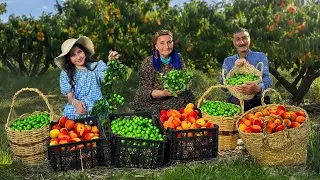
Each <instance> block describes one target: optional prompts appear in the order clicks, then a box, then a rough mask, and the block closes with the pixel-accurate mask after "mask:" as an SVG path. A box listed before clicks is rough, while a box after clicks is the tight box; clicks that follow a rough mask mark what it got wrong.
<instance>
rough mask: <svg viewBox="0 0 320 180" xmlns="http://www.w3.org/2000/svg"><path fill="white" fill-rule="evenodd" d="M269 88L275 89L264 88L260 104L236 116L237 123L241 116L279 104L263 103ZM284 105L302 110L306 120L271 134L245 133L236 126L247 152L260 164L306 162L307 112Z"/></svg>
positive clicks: (288, 107)
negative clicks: (295, 126)
mask: <svg viewBox="0 0 320 180" xmlns="http://www.w3.org/2000/svg"><path fill="white" fill-rule="evenodd" d="M270 90H272V91H275V90H273V89H266V90H265V91H264V92H263V93H262V98H261V104H262V106H258V107H255V108H253V109H250V110H249V111H247V112H245V113H244V114H243V115H242V116H240V117H239V118H238V120H237V124H238V122H239V121H240V120H241V118H243V117H245V116H246V115H247V114H249V113H254V112H257V111H259V110H261V109H264V108H269V107H277V106H278V105H279V104H269V105H266V104H265V103H264V96H265V93H267V92H269V91H270ZM275 92H276V91H275ZM277 94H279V93H277ZM280 99H281V98H280ZM285 107H286V109H287V110H288V111H303V112H304V113H305V114H306V120H305V121H304V122H303V123H302V124H301V126H300V127H298V128H291V129H285V130H283V131H280V132H275V133H272V134H263V133H245V132H242V131H240V130H239V127H238V126H237V129H238V131H239V135H240V138H241V139H242V140H243V142H244V145H245V146H246V148H247V150H248V152H249V154H250V155H251V156H252V157H253V158H254V159H256V160H257V162H259V163H260V164H262V165H298V164H304V163H305V162H306V157H307V145H308V142H309V131H310V130H309V116H308V114H307V112H306V111H305V110H304V109H302V108H300V107H296V106H289V105H285ZM278 118H279V117H278Z"/></svg>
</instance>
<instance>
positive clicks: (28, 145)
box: [5, 88, 54, 165]
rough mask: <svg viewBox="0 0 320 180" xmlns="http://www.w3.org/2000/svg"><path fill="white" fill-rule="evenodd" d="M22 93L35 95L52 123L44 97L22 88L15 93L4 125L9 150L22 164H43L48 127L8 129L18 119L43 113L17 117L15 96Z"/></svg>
mask: <svg viewBox="0 0 320 180" xmlns="http://www.w3.org/2000/svg"><path fill="white" fill-rule="evenodd" d="M24 91H32V92H35V93H37V94H38V95H39V96H40V97H41V98H42V99H43V100H44V102H45V103H46V105H47V108H48V109H49V113H50V121H53V117H54V112H53V110H52V108H51V106H50V104H49V101H48V99H47V98H46V96H45V95H44V94H43V93H42V92H41V91H39V90H38V89H36V88H22V89H21V90H19V91H17V92H16V93H15V94H14V96H13V98H12V103H11V106H10V111H9V115H8V119H7V123H6V125H5V129H6V132H7V136H8V139H9V142H10V148H11V151H12V152H13V155H14V158H16V159H21V160H22V162H24V163H26V164H29V165H37V164H43V163H45V162H46V161H45V160H46V157H47V139H48V137H49V136H48V132H49V125H47V126H45V127H42V128H39V129H33V130H23V131H14V130H12V129H11V128H10V126H11V125H12V124H13V122H14V121H16V120H17V119H18V118H24V117H27V116H30V115H34V114H38V113H43V112H40V111H35V112H33V113H32V114H28V113H26V114H23V115H21V116H18V115H17V114H16V112H15V110H14V104H15V102H16V98H17V96H18V95H19V94H20V93H22V92H24Z"/></svg>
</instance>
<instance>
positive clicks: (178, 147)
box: [160, 103, 218, 161]
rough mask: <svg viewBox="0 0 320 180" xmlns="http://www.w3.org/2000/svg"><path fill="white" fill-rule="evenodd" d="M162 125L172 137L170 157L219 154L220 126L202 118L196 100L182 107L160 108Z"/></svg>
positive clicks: (182, 159)
mask: <svg viewBox="0 0 320 180" xmlns="http://www.w3.org/2000/svg"><path fill="white" fill-rule="evenodd" d="M160 124H161V127H162V128H163V129H164V132H165V133H166V135H167V137H168V139H169V144H170V153H169V154H170V160H180V161H189V160H200V159H210V158H216V157H217V152H218V125H215V124H213V123H212V122H210V121H207V120H205V119H204V118H202V116H201V111H200V109H198V108H196V107H195V105H194V104H193V103H188V104H187V105H186V106H184V107H181V108H180V109H167V110H164V109H163V110H161V111H160Z"/></svg>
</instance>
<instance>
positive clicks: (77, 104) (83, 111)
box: [72, 99, 88, 114]
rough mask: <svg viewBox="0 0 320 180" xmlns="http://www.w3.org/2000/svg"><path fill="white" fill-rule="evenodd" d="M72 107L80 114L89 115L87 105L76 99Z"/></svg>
mask: <svg viewBox="0 0 320 180" xmlns="http://www.w3.org/2000/svg"><path fill="white" fill-rule="evenodd" d="M72 105H73V106H74V107H75V108H76V111H77V113H78V114H87V113H88V112H87V110H86V108H85V104H84V103H83V102H81V101H79V100H77V99H74V100H73V102H72Z"/></svg>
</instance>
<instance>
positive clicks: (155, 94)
mask: <svg viewBox="0 0 320 180" xmlns="http://www.w3.org/2000/svg"><path fill="white" fill-rule="evenodd" d="M151 96H152V97H153V98H156V99H158V98H162V97H168V96H172V95H171V93H170V92H169V91H168V90H167V89H164V90H157V89H155V90H153V91H152V93H151Z"/></svg>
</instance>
